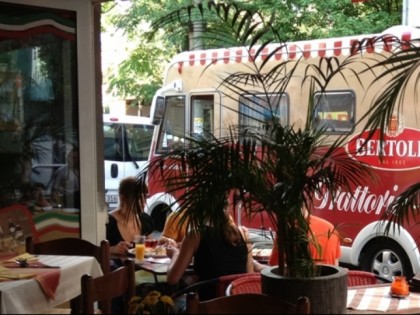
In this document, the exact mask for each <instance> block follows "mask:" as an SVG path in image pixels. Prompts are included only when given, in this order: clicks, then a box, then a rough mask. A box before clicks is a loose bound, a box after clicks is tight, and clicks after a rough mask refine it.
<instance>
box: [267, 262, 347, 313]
mask: <svg viewBox="0 0 420 315" xmlns="http://www.w3.org/2000/svg"><path fill="white" fill-rule="evenodd" d="M320 267H321V268H322V269H321V275H320V276H317V277H311V278H305V279H299V278H289V277H283V276H280V275H279V274H278V267H267V268H264V269H263V270H262V271H261V286H262V293H265V294H268V295H273V296H278V297H280V298H282V299H284V300H286V301H289V302H290V303H293V304H296V301H297V299H298V297H299V296H307V297H308V298H309V299H310V302H311V314H345V313H346V308H347V269H345V268H342V267H338V266H332V265H320Z"/></svg>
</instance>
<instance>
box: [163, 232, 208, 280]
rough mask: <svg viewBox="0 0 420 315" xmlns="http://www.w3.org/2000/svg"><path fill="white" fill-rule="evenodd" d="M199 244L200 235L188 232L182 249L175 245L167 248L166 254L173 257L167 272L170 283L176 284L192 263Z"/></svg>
mask: <svg viewBox="0 0 420 315" xmlns="http://www.w3.org/2000/svg"><path fill="white" fill-rule="evenodd" d="M199 244H200V237H199V235H198V234H196V233H194V234H192V233H188V235H187V236H186V237H185V239H184V241H183V242H182V245H181V248H180V249H177V248H175V247H173V246H169V247H168V248H167V249H166V254H167V255H168V256H169V257H170V258H171V262H170V264H169V267H168V273H167V282H168V284H170V285H175V284H177V283H178V282H179V280H180V279H181V277H182V275H183V274H184V273H185V271H186V270H187V268H188V266H189V264H190V263H191V261H192V258H193V256H194V254H195V252H196V251H197V248H198V245H199Z"/></svg>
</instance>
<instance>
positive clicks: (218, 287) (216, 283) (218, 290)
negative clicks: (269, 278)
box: [172, 273, 260, 299]
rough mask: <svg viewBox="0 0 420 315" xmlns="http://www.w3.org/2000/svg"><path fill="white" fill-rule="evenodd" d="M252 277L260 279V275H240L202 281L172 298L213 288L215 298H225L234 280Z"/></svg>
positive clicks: (174, 294)
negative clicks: (255, 276)
mask: <svg viewBox="0 0 420 315" xmlns="http://www.w3.org/2000/svg"><path fill="white" fill-rule="evenodd" d="M250 275H258V276H259V277H260V273H240V274H232V275H225V276H220V277H217V278H212V279H209V280H202V281H198V282H194V283H192V284H190V285H189V286H187V287H185V288H182V289H180V290H177V291H176V292H174V293H173V294H172V298H173V299H176V298H178V297H180V296H181V295H183V294H186V293H189V292H197V293H198V292H199V291H200V290H201V289H203V288H204V289H206V288H211V290H213V288H214V290H215V291H214V294H212V295H213V297H220V296H224V295H225V293H226V289H227V287H228V286H229V285H230V283H231V282H232V281H233V280H235V279H238V278H243V277H247V276H250Z"/></svg>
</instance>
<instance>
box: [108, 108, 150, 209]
mask: <svg viewBox="0 0 420 315" xmlns="http://www.w3.org/2000/svg"><path fill="white" fill-rule="evenodd" d="M103 128H104V160H105V165H104V167H105V201H106V202H107V203H108V205H109V210H112V209H114V208H115V207H116V206H117V205H118V185H119V182H120V180H121V179H122V178H124V177H127V176H135V175H137V173H138V172H139V170H140V169H141V168H142V167H143V166H144V165H145V164H146V162H147V160H148V158H149V152H150V144H151V141H152V136H153V131H154V125H152V124H151V121H150V118H149V117H140V116H128V115H127V116H113V115H109V114H105V115H103Z"/></svg>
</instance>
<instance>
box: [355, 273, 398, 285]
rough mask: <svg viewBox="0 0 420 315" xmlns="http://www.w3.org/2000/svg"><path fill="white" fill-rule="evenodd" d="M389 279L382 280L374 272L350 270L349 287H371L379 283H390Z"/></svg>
mask: <svg viewBox="0 0 420 315" xmlns="http://www.w3.org/2000/svg"><path fill="white" fill-rule="evenodd" d="M390 282H391V281H389V280H388V279H385V278H382V277H380V276H378V275H377V274H375V273H373V272H368V271H362V270H349V271H348V272H347V286H348V287H354V286H358V285H369V284H379V283H390Z"/></svg>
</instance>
